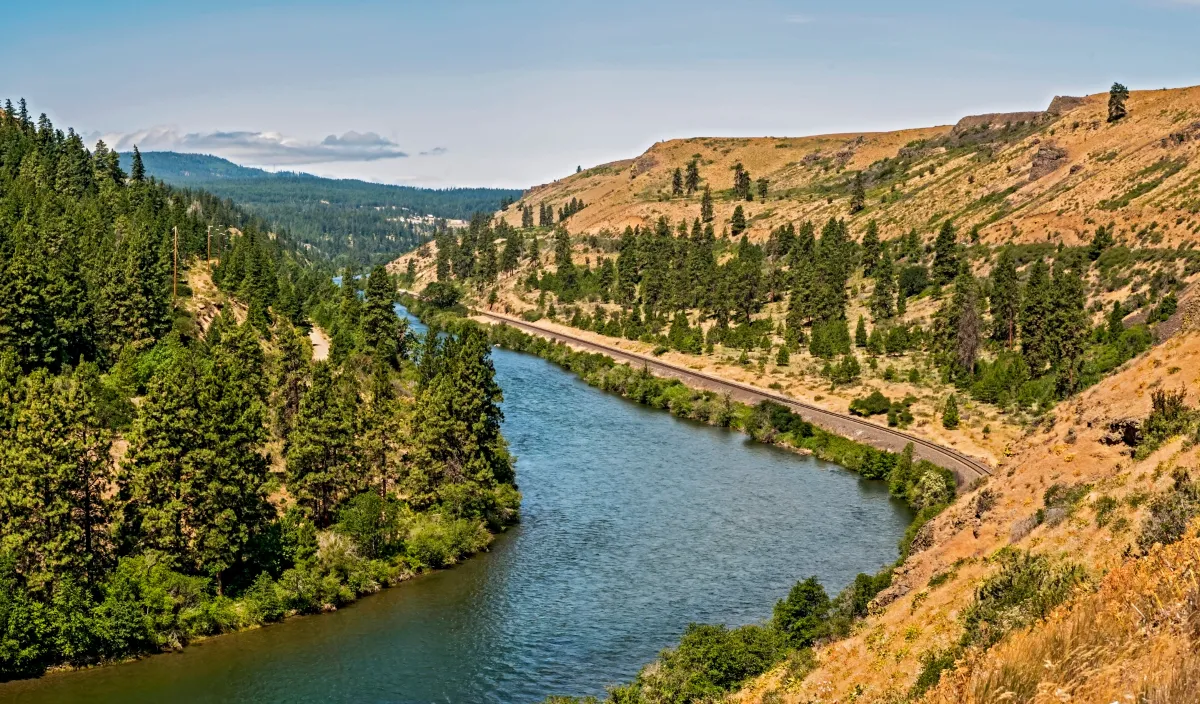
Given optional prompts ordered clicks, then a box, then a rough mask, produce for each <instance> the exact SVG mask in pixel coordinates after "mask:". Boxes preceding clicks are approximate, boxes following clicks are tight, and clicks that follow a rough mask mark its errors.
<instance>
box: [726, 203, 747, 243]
mask: <svg viewBox="0 0 1200 704" xmlns="http://www.w3.org/2000/svg"><path fill="white" fill-rule="evenodd" d="M745 231H746V213H745V212H744V211H743V210H742V206H740V205H739V206H737V207H736V208H734V209H733V217H731V218H730V219H729V234H730V235H732V236H734V237H738V236H739V235H741V234H742V233H743V232H745Z"/></svg>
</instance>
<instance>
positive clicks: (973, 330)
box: [952, 269, 983, 378]
mask: <svg viewBox="0 0 1200 704" xmlns="http://www.w3.org/2000/svg"><path fill="white" fill-rule="evenodd" d="M952 305H953V306H954V308H955V312H956V317H957V319H956V320H955V330H954V333H955V334H954V362H955V364H956V365H957V368H958V370H959V373H960V374H961V375H962V376H963V377H965V378H970V377H971V375H972V374H974V372H975V359H976V356H977V355H978V352H979V338H980V335H981V331H982V329H983V320H982V318H981V316H980V314H979V286H978V283H977V282H976V281H975V277H974V276H972V275H971V273H970V272H969V271H966V270H965V269H964V270H963V272H962V273H960V274H959V275H958V278H957V279H955V280H954V299H953V302H952Z"/></svg>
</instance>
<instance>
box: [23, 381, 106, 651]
mask: <svg viewBox="0 0 1200 704" xmlns="http://www.w3.org/2000/svg"><path fill="white" fill-rule="evenodd" d="M97 384H98V375H97V373H96V370H95V368H94V367H93V366H92V365H90V364H85V365H81V366H80V368H79V369H78V370H76V372H75V373H74V374H73V375H72V376H70V377H57V378H56V377H51V376H50V375H49V374H48V373H47V372H46V371H45V370H38V371H36V372H34V373H33V374H31V375H30V376H28V377H26V378H25V380H24V381H23V383H22V384H21V386H22V388H21V398H20V402H19V403H15V404H13V405H12V406H8V407H6V409H5V410H6V411H7V413H10V414H11V418H10V419H9V422H10V423H11V426H10V428H11V429H8V428H6V427H5V426H9V423H2V424H0V488H2V489H3V491H2V492H0V535H3V536H4V547H5V549H7V550H9V551H11V553H10V554H12V555H14V556H15V557H16V559H17V561H18V566H19V569H20V571H21V572H22V573H23V574H24V575H25V576H26V580H27V583H28V584H30V585H31V586H34V587H35V588H43V587H44V588H46V589H47V590H49V589H51V585H52V583H54V582H56V581H62V580H69V581H74V582H75V583H78V584H85V585H89V586H95V585H96V584H97V583H98V581H99V577H100V575H102V574H103V571H104V569H105V567H106V564H107V562H108V561H109V559H110V558H111V556H112V546H111V544H110V541H109V536H108V530H107V528H108V523H109V519H110V515H111V507H110V502H109V500H108V499H107V498H106V492H107V491H108V489H109V487H110V483H111V479H112V458H111V452H110V448H111V444H112V436H111V433H110V432H109V431H107V430H106V429H104V427H103V425H102V422H101V420H100V418H99V416H98V415H97V403H96V399H95V397H94V395H93V392H92V388H94V387H95V386H96V385H97ZM13 390H15V389H13ZM0 400H5V399H0ZM8 400H11V399H8ZM6 430H8V432H7V433H6V432H5V431H6ZM6 435H7V437H6ZM0 662H2V661H0Z"/></svg>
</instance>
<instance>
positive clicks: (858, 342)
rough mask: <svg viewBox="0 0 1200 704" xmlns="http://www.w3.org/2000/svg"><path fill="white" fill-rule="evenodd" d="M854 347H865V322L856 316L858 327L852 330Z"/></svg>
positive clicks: (861, 317)
mask: <svg viewBox="0 0 1200 704" xmlns="http://www.w3.org/2000/svg"><path fill="white" fill-rule="evenodd" d="M854 346H855V347H866V346H867V321H866V319H864V318H863V316H861V315H860V316H858V325H857V326H856V327H855V328H854Z"/></svg>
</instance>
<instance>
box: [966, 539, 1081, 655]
mask: <svg viewBox="0 0 1200 704" xmlns="http://www.w3.org/2000/svg"><path fill="white" fill-rule="evenodd" d="M993 559H994V560H995V561H996V562H997V563H998V564H999V569H998V570H997V571H996V572H995V573H993V574H992V575H990V576H989V577H987V578H986V579H984V580H983V582H982V583H981V584H980V585H979V587H978V589H977V590H976V592H975V601H974V603H972V604H971V605H970V606H968V607H967V609H966V610H965V611H964V612H963V636H962V640H961V644H962V645H963V646H971V645H980V646H983V647H988V646H990V645H992V644H994V643H995V642H996V641H998V640H1000V639H1001V638H1002V637H1004V634H1006V633H1008V632H1009V631H1011V630H1013V629H1015V628H1023V627H1025V626H1028V625H1030V624H1032V623H1033V622H1035V621H1037V620H1038V619H1041V618H1045V617H1046V615H1047V614H1049V613H1050V611H1051V609H1053V608H1054V607H1055V606H1058V605H1059V604H1061V603H1062V602H1064V601H1066V599H1067V598H1068V597H1069V596H1070V595H1071V593H1072V592H1073V591H1074V590H1075V588H1076V587H1077V586H1079V585H1080V584H1081V583H1082V582H1084V581H1085V580H1086V579H1087V575H1086V573H1085V572H1084V570H1083V568H1081V567H1079V566H1078V565H1074V564H1070V563H1065V562H1057V561H1055V560H1053V559H1051V558H1050V557H1048V556H1046V555H1041V554H1034V553H1030V552H1027V551H1023V550H1018V549H1015V548H1011V547H1009V548H1004V549H1003V550H1001V551H1000V552H999V553H997V554H996V556H995V557H994V558H993Z"/></svg>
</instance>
